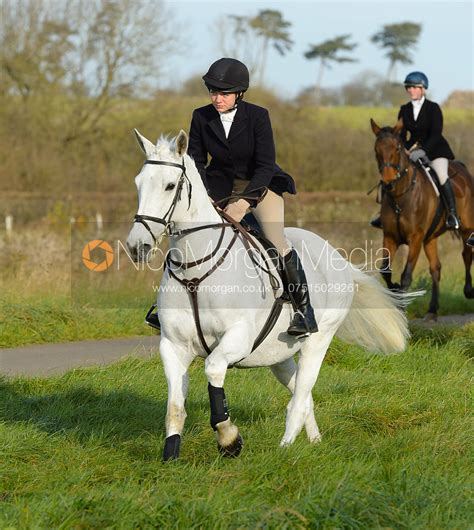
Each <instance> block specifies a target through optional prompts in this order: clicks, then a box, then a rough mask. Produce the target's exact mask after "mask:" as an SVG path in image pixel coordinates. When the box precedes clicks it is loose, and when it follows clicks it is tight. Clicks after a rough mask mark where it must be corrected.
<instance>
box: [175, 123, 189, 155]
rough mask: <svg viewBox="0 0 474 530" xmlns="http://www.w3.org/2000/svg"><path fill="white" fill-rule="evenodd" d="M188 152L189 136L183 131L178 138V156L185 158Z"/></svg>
mask: <svg viewBox="0 0 474 530" xmlns="http://www.w3.org/2000/svg"><path fill="white" fill-rule="evenodd" d="M187 150H188V135H187V134H186V133H185V132H184V131H183V129H181V130H180V131H179V134H178V137H177V138H176V154H177V155H179V156H184V155H185V154H186V151H187Z"/></svg>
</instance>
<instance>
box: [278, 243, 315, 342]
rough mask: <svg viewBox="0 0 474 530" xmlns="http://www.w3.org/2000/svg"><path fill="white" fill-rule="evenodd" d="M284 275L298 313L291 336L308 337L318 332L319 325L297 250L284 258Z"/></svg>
mask: <svg viewBox="0 0 474 530" xmlns="http://www.w3.org/2000/svg"><path fill="white" fill-rule="evenodd" d="M283 266H284V273H285V274H284V275H285V278H286V283H287V285H286V286H285V287H286V288H287V290H288V291H289V293H290V295H291V296H292V298H293V300H294V302H295V305H296V312H295V314H294V315H293V320H292V321H291V324H290V327H289V328H288V334H289V335H296V336H308V335H310V334H311V333H316V331H318V324H317V323H316V319H315V318H314V311H313V308H312V307H311V302H310V300H309V292H308V283H307V282H306V276H305V273H304V270H303V266H302V265H301V261H300V259H299V257H298V253H297V252H296V250H295V249H292V250H291V252H289V253H288V254H286V256H284V257H283Z"/></svg>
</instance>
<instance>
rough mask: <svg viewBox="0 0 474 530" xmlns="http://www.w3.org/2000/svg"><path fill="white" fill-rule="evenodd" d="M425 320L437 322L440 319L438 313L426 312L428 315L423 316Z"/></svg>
mask: <svg viewBox="0 0 474 530" xmlns="http://www.w3.org/2000/svg"><path fill="white" fill-rule="evenodd" d="M423 321H424V322H437V321H438V315H437V314H436V313H426V315H425V316H424V318H423Z"/></svg>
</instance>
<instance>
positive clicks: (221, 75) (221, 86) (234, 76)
mask: <svg viewBox="0 0 474 530" xmlns="http://www.w3.org/2000/svg"><path fill="white" fill-rule="evenodd" d="M249 77H250V76H249V71H248V68H247V67H246V66H245V64H244V63H242V62H240V61H238V60H237V59H231V58H228V57H223V58H222V59H219V60H217V61H216V62H215V63H212V64H211V66H210V67H209V70H208V72H207V74H205V75H203V76H202V78H203V79H204V82H205V83H206V86H207V88H208V89H209V90H219V91H220V92H226V93H233V92H242V93H243V92H245V91H246V90H247V89H248V87H249Z"/></svg>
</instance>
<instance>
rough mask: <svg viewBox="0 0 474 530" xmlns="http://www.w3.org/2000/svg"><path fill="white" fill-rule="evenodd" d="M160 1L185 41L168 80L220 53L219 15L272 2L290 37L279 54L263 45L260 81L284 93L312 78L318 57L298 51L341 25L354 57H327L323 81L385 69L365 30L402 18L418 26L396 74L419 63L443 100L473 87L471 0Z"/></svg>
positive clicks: (249, 11) (250, 11) (199, 70)
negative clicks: (336, 60)
mask: <svg viewBox="0 0 474 530" xmlns="http://www.w3.org/2000/svg"><path fill="white" fill-rule="evenodd" d="M166 3H167V4H168V7H169V9H170V11H171V13H172V14H173V17H174V19H175V20H176V21H177V22H178V24H179V26H180V33H181V36H182V40H183V42H185V43H186V44H185V49H186V51H185V52H184V53H181V54H180V55H179V56H176V57H174V58H173V60H172V66H171V65H169V66H168V68H169V69H170V70H169V71H168V75H167V76H166V77H167V79H171V78H172V79H173V83H172V84H175V83H176V82H179V81H182V80H184V79H186V78H188V77H190V76H191V75H193V74H200V75H202V74H204V73H205V72H206V70H207V67H208V66H209V64H210V63H212V62H213V61H214V60H216V59H218V58H219V57H221V56H222V54H221V53H220V51H219V47H218V39H217V29H216V27H217V20H218V18H219V16H221V15H226V14H233V15H256V14H257V13H258V11H259V10H261V9H276V10H279V11H280V12H281V13H282V15H283V17H284V19H285V20H288V21H289V22H291V24H292V25H291V28H290V31H291V38H292V39H293V41H294V43H295V44H294V46H293V49H292V50H291V51H290V52H289V53H288V54H287V55H285V56H284V57H281V56H280V55H278V53H277V52H276V51H272V52H271V53H270V55H269V58H268V65H267V70H266V76H265V77H266V84H267V85H268V86H269V87H271V88H273V89H275V90H277V91H278V92H279V93H280V94H281V95H282V96H284V97H293V96H295V95H296V94H297V93H298V92H299V91H300V90H301V89H303V88H305V87H309V86H311V85H314V84H315V80H316V73H317V67H318V64H319V63H318V61H315V60H313V61H308V60H307V59H305V58H304V56H303V54H304V52H305V51H306V50H307V49H308V47H309V45H310V44H319V43H321V42H322V41H324V40H327V39H330V38H334V37H335V36H338V35H343V34H346V33H350V34H351V35H352V39H351V41H352V42H357V43H358V47H357V48H356V49H355V50H354V56H355V57H356V58H357V59H358V60H359V61H358V62H357V63H345V64H335V65H334V67H333V68H332V69H331V70H327V71H326V72H325V74H324V78H323V86H324V87H331V86H333V87H336V86H339V85H341V84H344V83H346V82H348V81H349V80H350V79H351V78H353V77H354V76H355V75H356V74H358V73H359V72H362V71H366V70H373V71H375V72H377V73H379V74H381V75H385V74H386V72H387V69H388V64H389V63H388V60H387V59H386V58H385V57H384V54H383V51H382V50H380V49H379V48H377V47H376V46H375V45H373V44H372V43H371V42H370V37H371V36H372V35H373V34H374V33H376V32H377V31H379V30H380V29H381V28H382V26H383V25H384V24H394V23H400V22H406V21H409V22H415V23H418V24H421V25H422V33H421V36H420V39H419V42H418V47H417V49H416V50H415V51H414V53H413V58H414V62H413V65H398V67H397V75H398V78H399V79H400V81H401V82H403V79H404V76H405V75H406V74H407V73H408V72H409V71H412V70H422V71H424V72H425V73H426V74H427V75H428V77H429V79H430V92H429V97H430V98H432V99H435V100H437V101H443V100H444V99H445V98H446V97H447V96H448V94H449V93H450V92H451V91H453V90H455V89H462V90H473V89H474V77H473V71H474V67H473V48H474V42H473V24H474V23H473V2H472V1H469V2H455V1H453V2H447V1H433V0H430V1H423V0H422V1H416V2H409V1H406V0H398V1H396V2H394V1H386V0H377V1H376V2H357V1H355V0H353V1H344V2H342V1H337V0H336V1H332V2H320V1H315V0H303V1H295V2H288V1H286V2H278V1H276V2H275V1H274V2H260V1H249V0H238V1H236V0H219V1H210V2H209V1H207V2H203V1H200V0H186V1H184V0H173V1H167V2H166ZM171 70H172V75H170V74H171ZM165 84H166V83H165Z"/></svg>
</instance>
